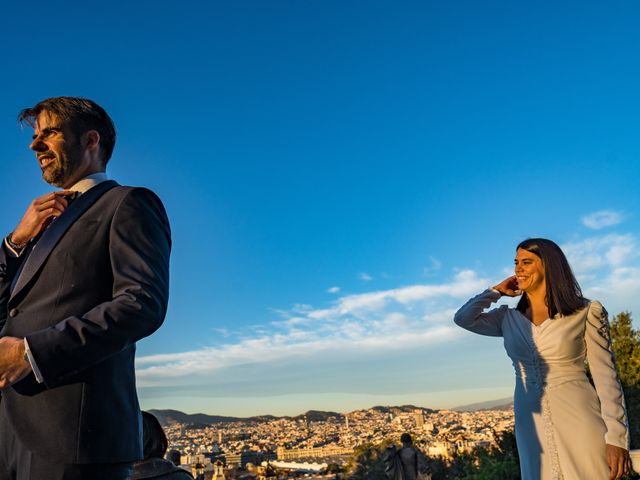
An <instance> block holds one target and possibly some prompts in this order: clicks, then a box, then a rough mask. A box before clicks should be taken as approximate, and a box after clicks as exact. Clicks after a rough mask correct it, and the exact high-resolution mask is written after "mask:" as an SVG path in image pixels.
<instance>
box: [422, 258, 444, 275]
mask: <svg viewBox="0 0 640 480" xmlns="http://www.w3.org/2000/svg"><path fill="white" fill-rule="evenodd" d="M441 268H442V262H441V261H440V260H438V259H437V258H435V257H429V265H427V266H426V267H424V269H423V271H424V273H426V274H430V273H434V272H437V271H439V270H440V269H441Z"/></svg>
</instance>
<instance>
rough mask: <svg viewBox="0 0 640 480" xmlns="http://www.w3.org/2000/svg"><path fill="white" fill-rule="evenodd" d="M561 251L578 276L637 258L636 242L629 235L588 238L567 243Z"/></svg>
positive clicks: (634, 238) (632, 236) (633, 237)
mask: <svg viewBox="0 0 640 480" xmlns="http://www.w3.org/2000/svg"><path fill="white" fill-rule="evenodd" d="M562 250H563V251H564V253H565V254H566V255H567V258H568V259H569V263H570V264H571V267H572V268H573V269H574V271H575V272H576V273H578V274H581V273H587V272H590V271H593V270H597V269H602V268H613V267H618V266H621V265H623V264H625V263H626V262H629V261H632V260H634V259H636V258H637V257H638V250H637V240H636V237H635V236H634V235H631V234H625V235H619V234H609V235H603V236H596V237H590V238H586V239H583V240H580V241H576V242H571V243H567V244H565V245H563V246H562Z"/></svg>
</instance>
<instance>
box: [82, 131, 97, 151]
mask: <svg viewBox="0 0 640 480" xmlns="http://www.w3.org/2000/svg"><path fill="white" fill-rule="evenodd" d="M83 143H84V146H85V147H86V148H88V149H89V150H93V149H97V148H98V147H99V146H100V134H99V133H98V132H97V131H96V130H89V131H87V132H85V133H84V135H83Z"/></svg>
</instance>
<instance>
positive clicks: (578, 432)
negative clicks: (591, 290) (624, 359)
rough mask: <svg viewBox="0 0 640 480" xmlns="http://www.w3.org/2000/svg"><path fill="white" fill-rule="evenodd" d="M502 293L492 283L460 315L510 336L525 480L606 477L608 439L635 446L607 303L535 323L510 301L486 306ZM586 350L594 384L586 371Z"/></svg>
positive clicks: (475, 327) (466, 323)
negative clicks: (612, 340) (616, 364)
mask: <svg viewBox="0 0 640 480" xmlns="http://www.w3.org/2000/svg"><path fill="white" fill-rule="evenodd" d="M499 298H500V293H498V292H497V291H495V290H491V289H490V290H486V291H485V292H483V293H481V294H480V295H478V296H476V297H474V298H472V299H471V300H469V301H468V302H467V303H466V304H465V305H464V306H463V307H462V308H461V309H460V310H458V312H457V313H456V315H455V318H454V320H455V322H456V323H457V324H458V325H460V326H461V327H463V328H466V329H467V330H470V331H472V332H475V333H479V334H481V335H489V336H494V337H503V339H504V348H505V349H506V351H507V354H508V355H509V357H510V358H511V360H512V361H513V366H514V368H515V372H516V388H515V394H514V408H515V422H516V441H517V444H518V453H519V456H520V470H521V472H522V480H592V479H593V480H607V479H608V478H609V467H608V465H607V462H606V457H605V444H607V443H608V444H611V445H615V446H618V447H622V448H626V449H628V448H629V429H628V421H627V414H626V410H625V404H624V396H623V393H622V387H621V386H620V382H619V380H618V376H617V373H616V369H615V359H614V355H613V351H612V349H611V337H610V333H609V322H608V320H607V312H606V310H605V309H604V308H603V307H602V305H601V304H600V303H599V302H597V301H593V302H591V303H590V304H589V305H588V306H587V307H585V308H583V309H581V310H578V311H577V312H576V313H574V314H572V315H568V316H561V315H556V317H554V318H550V319H547V320H546V321H545V322H543V323H542V324H541V325H539V326H536V325H534V324H533V323H531V321H529V319H528V318H527V317H525V316H524V315H523V314H522V313H520V312H519V311H518V310H516V309H514V308H509V307H507V306H501V307H499V308H494V309H493V310H489V311H488V312H485V313H483V312H484V310H485V309H487V308H488V307H490V306H491V304H492V303H493V302H495V301H497V300H498V299H499ZM585 356H586V358H587V359H588V362H589V369H590V371H591V375H592V377H593V381H594V384H595V387H596V388H595V390H594V388H593V387H592V386H591V384H590V383H589V380H588V379H587V376H586V373H585ZM596 392H597V393H596Z"/></svg>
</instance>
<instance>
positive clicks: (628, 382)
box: [611, 312, 640, 448]
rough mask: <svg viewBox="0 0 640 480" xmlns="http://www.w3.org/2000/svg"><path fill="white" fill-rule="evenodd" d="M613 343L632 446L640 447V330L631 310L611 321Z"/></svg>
mask: <svg viewBox="0 0 640 480" xmlns="http://www.w3.org/2000/svg"><path fill="white" fill-rule="evenodd" d="M611 345H612V347H613V351H614V353H615V355H616V364H617V367H618V376H619V377H620V382H621V383H622V388H623V390H624V398H625V400H626V403H627V414H628V416H629V427H630V429H631V432H630V433H631V448H640V331H638V330H634V328H633V322H632V319H631V314H630V313H629V312H622V313H619V314H618V315H616V316H615V318H614V319H613V321H612V322H611Z"/></svg>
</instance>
